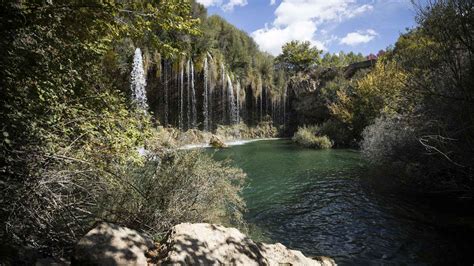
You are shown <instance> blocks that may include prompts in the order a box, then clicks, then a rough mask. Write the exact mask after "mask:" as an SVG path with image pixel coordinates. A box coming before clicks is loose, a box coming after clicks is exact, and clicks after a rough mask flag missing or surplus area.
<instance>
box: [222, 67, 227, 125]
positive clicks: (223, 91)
mask: <svg viewBox="0 0 474 266" xmlns="http://www.w3.org/2000/svg"><path fill="white" fill-rule="evenodd" d="M221 71H222V95H221V96H222V99H221V100H222V124H225V118H226V108H225V101H226V95H225V94H226V91H225V83H226V80H225V67H224V64H223V63H222V64H221Z"/></svg>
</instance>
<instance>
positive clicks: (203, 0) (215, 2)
mask: <svg viewBox="0 0 474 266" xmlns="http://www.w3.org/2000/svg"><path fill="white" fill-rule="evenodd" d="M197 2H198V3H200V4H202V5H203V6H205V7H210V6H220V7H221V8H222V10H224V11H226V12H227V11H232V10H234V7H236V6H246V5H247V4H248V2H247V0H228V1H225V2H223V1H222V0H197Z"/></svg>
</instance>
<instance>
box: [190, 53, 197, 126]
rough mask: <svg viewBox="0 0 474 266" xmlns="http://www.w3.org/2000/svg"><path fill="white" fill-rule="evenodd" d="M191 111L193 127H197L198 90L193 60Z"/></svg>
mask: <svg viewBox="0 0 474 266" xmlns="http://www.w3.org/2000/svg"><path fill="white" fill-rule="evenodd" d="M191 108H192V109H191V111H192V114H191V115H192V119H193V120H192V123H191V127H192V128H196V124H197V113H196V91H195V90H194V64H193V61H191Z"/></svg>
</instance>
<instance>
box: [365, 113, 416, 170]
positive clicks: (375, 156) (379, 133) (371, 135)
mask: <svg viewBox="0 0 474 266" xmlns="http://www.w3.org/2000/svg"><path fill="white" fill-rule="evenodd" d="M362 137H363V140H362V142H361V144H360V147H361V150H362V154H363V156H364V157H365V158H366V159H368V161H369V162H371V163H372V164H375V165H386V164H388V163H391V162H394V161H397V160H398V161H400V160H402V159H404V160H405V157H406V156H408V155H409V154H413V153H415V154H416V152H415V151H414V150H413V149H414V148H415V147H417V146H418V145H417V143H416V141H417V139H416V136H415V130H414V129H413V128H412V127H410V126H409V125H408V123H405V122H404V121H402V120H401V119H398V118H388V117H379V118H377V119H376V120H375V122H374V124H372V125H370V126H368V127H367V128H365V130H364V131H363V133H362ZM410 151H411V152H410Z"/></svg>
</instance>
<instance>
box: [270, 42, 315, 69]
mask: <svg viewBox="0 0 474 266" xmlns="http://www.w3.org/2000/svg"><path fill="white" fill-rule="evenodd" d="M321 53H322V51H321V50H319V49H318V48H316V47H311V43H310V42H309V41H304V42H300V41H291V42H288V43H286V44H285V45H284V46H283V47H282V53H281V54H280V55H279V56H277V58H276V62H277V64H279V65H280V67H281V68H283V69H284V70H286V71H288V72H291V73H296V72H300V71H304V70H306V69H308V68H309V67H311V66H312V65H315V64H318V63H319V62H320V55H321Z"/></svg>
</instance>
